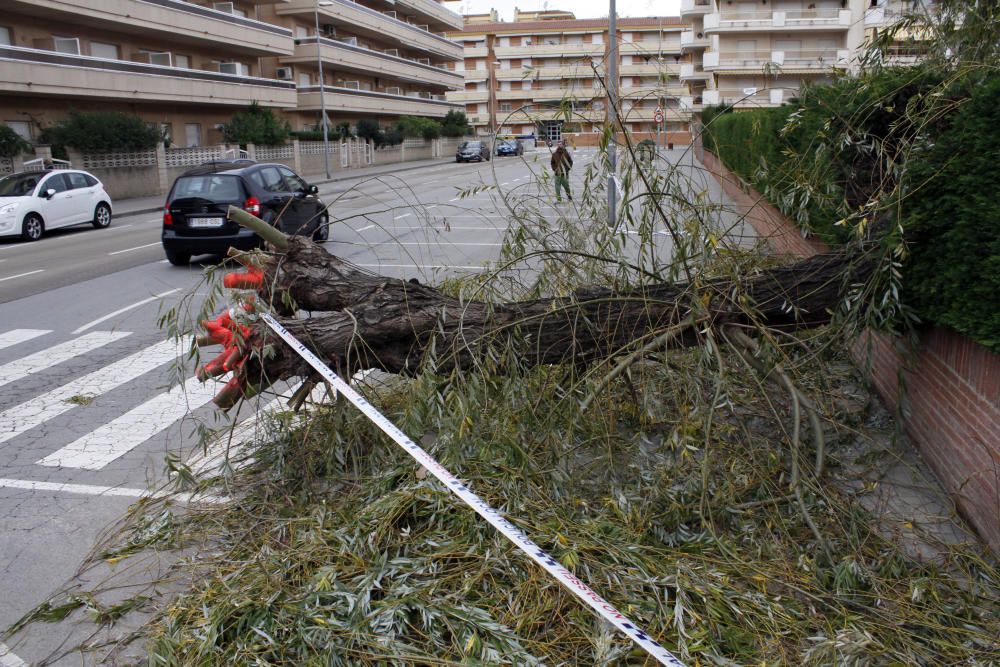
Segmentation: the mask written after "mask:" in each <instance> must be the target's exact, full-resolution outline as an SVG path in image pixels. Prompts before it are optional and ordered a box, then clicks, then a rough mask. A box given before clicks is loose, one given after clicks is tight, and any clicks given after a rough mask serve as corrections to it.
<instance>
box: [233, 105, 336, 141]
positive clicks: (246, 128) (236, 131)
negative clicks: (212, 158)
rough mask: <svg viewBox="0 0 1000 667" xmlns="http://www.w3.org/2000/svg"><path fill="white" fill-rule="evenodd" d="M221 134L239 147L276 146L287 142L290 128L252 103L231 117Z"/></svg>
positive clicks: (270, 111) (269, 112)
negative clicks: (251, 145) (250, 145)
mask: <svg viewBox="0 0 1000 667" xmlns="http://www.w3.org/2000/svg"><path fill="white" fill-rule="evenodd" d="M222 134H223V136H224V137H225V138H226V141H228V142H230V143H234V144H240V145H241V146H245V145H247V144H258V145H261V146H278V145H280V144H283V143H285V141H287V140H288V136H289V135H290V134H291V126H289V124H288V121H286V120H282V119H281V118H278V116H277V114H275V113H274V111H273V110H271V109H265V108H264V107H262V106H260V105H259V104H258V103H257V102H256V101H254V102H251V103H250V107H249V108H248V109H247V110H246V111H241V112H239V113H237V114H236V115H235V116H233V119H232V120H231V121H229V123H227V124H226V125H225V126H224V127H223V130H222ZM320 134H322V133H320Z"/></svg>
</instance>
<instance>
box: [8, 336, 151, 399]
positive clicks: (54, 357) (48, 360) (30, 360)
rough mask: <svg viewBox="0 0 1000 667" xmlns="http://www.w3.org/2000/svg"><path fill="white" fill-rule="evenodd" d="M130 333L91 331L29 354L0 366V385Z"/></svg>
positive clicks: (50, 366) (55, 364)
mask: <svg viewBox="0 0 1000 667" xmlns="http://www.w3.org/2000/svg"><path fill="white" fill-rule="evenodd" d="M131 335H132V332H130V331H92V332H91V333H89V334H87V335H86V336H80V337H79V338H74V339H73V340H70V341H66V342H65V343H60V344H58V345H54V346H52V347H50V348H48V349H46V350H42V351H41V352H36V353H35V354H29V355H28V356H26V357H22V358H20V359H18V360H16V361H12V362H10V363H9V364H4V365H3V366H0V387H2V386H4V385H5V384H8V383H11V382H14V381H15V380H20V379H21V378H25V377H28V376H29V375H31V374H32V373H38V372H40V371H43V370H45V369H46V368H52V367H53V366H57V365H59V364H61V363H63V362H64V361H69V360H70V359H72V358H73V357H76V356H79V355H81V354H86V353H87V352H90V351H91V350H96V349H97V348H99V347H102V346H104V345H107V344H108V343H113V342H115V341H116V340H120V339H122V338H125V337H126V336H131Z"/></svg>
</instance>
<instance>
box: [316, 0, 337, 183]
mask: <svg viewBox="0 0 1000 667" xmlns="http://www.w3.org/2000/svg"><path fill="white" fill-rule="evenodd" d="M330 4H333V3H331V2H321V1H320V0H316V2H315V4H314V5H313V18H314V19H315V21H316V62H317V64H318V65H319V108H320V113H321V114H323V168H324V169H325V170H326V178H327V180H329V178H330V127H329V124H328V121H327V118H326V86H325V85H324V83H325V82H324V81H323V43H322V39H321V38H320V35H319V7H320V5H323V6H324V7H326V6H328V5H330Z"/></svg>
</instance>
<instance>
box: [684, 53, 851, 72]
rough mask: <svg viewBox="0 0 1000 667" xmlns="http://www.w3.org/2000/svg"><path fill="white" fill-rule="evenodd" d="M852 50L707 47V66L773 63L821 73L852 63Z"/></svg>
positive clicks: (746, 67)
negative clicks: (709, 49)
mask: <svg viewBox="0 0 1000 667" xmlns="http://www.w3.org/2000/svg"><path fill="white" fill-rule="evenodd" d="M850 57H851V52H850V51H848V50H847V49H815V50H809V49H802V50H799V51H764V50H756V51H721V52H720V51H706V52H705V56H704V60H703V67H704V70H705V71H706V72H719V71H723V70H725V71H728V72H755V73H759V72H761V70H762V69H763V68H765V67H773V68H774V69H775V70H779V69H780V71H781V72H782V73H784V74H792V73H805V74H810V73H818V72H824V71H829V70H831V69H842V68H845V67H847V66H848V63H849V61H850Z"/></svg>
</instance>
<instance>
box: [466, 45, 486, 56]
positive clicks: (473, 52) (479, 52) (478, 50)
mask: <svg viewBox="0 0 1000 667" xmlns="http://www.w3.org/2000/svg"><path fill="white" fill-rule="evenodd" d="M463 54H464V55H465V57H466V58H487V57H489V55H490V50H489V49H487V48H486V47H485V46H476V47H470V48H467V49H465V50H464V51H463Z"/></svg>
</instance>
